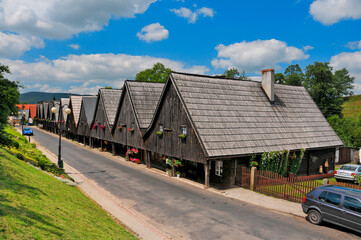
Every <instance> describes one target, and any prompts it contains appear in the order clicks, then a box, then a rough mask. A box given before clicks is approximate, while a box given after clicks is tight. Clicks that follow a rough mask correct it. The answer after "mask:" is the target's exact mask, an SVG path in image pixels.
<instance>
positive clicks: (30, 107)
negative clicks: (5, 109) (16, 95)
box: [16, 104, 36, 119]
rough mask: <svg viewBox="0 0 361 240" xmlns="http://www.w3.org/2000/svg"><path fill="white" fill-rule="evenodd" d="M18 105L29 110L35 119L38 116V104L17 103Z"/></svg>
mask: <svg viewBox="0 0 361 240" xmlns="http://www.w3.org/2000/svg"><path fill="white" fill-rule="evenodd" d="M16 106H17V107H18V108H19V110H21V109H25V110H29V112H30V117H31V118H32V119H34V117H36V104H16Z"/></svg>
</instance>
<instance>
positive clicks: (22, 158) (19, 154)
mask: <svg viewBox="0 0 361 240" xmlns="http://www.w3.org/2000/svg"><path fill="white" fill-rule="evenodd" d="M15 157H17V158H19V159H20V160H24V159H25V158H24V155H22V154H21V153H17V154H16V155H15Z"/></svg>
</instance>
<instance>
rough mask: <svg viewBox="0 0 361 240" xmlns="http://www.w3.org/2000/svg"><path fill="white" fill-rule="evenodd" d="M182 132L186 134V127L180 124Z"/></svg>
mask: <svg viewBox="0 0 361 240" xmlns="http://www.w3.org/2000/svg"><path fill="white" fill-rule="evenodd" d="M182 134H184V135H187V127H186V126H182Z"/></svg>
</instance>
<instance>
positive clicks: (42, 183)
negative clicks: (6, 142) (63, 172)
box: [0, 148, 135, 239]
mask: <svg viewBox="0 0 361 240" xmlns="http://www.w3.org/2000/svg"><path fill="white" fill-rule="evenodd" d="M0 239H135V237H134V236H132V235H131V234H130V233H128V232H127V231H126V230H125V229H124V228H123V227H122V226H120V225H118V224H117V223H116V222H115V221H114V220H113V219H112V218H111V217H109V216H108V215H107V214H106V213H105V212H104V211H103V210H102V209H101V208H100V207H99V206H98V205H96V204H95V203H93V202H92V201H91V200H90V199H89V198H87V197H86V196H85V195H83V194H82V193H81V192H80V190H78V188H75V187H69V186H68V185H66V184H64V183H62V182H60V181H58V180H56V179H55V178H53V177H51V176H49V175H47V174H46V173H43V172H41V171H39V170H38V169H36V168H34V167H32V166H30V165H28V164H26V163H25V162H23V161H21V160H19V159H17V158H16V157H14V156H13V155H11V154H9V153H8V151H6V150H5V149H3V148H0Z"/></svg>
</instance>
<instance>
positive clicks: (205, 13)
mask: <svg viewBox="0 0 361 240" xmlns="http://www.w3.org/2000/svg"><path fill="white" fill-rule="evenodd" d="M170 11H171V12H173V13H175V14H176V15H177V16H179V17H182V18H185V19H188V22H189V23H195V22H197V20H198V17H211V18H213V16H214V13H215V11H214V10H213V9H212V8H207V7H202V8H199V9H196V10H195V11H192V10H190V9H189V8H185V7H181V8H179V9H170Z"/></svg>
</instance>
